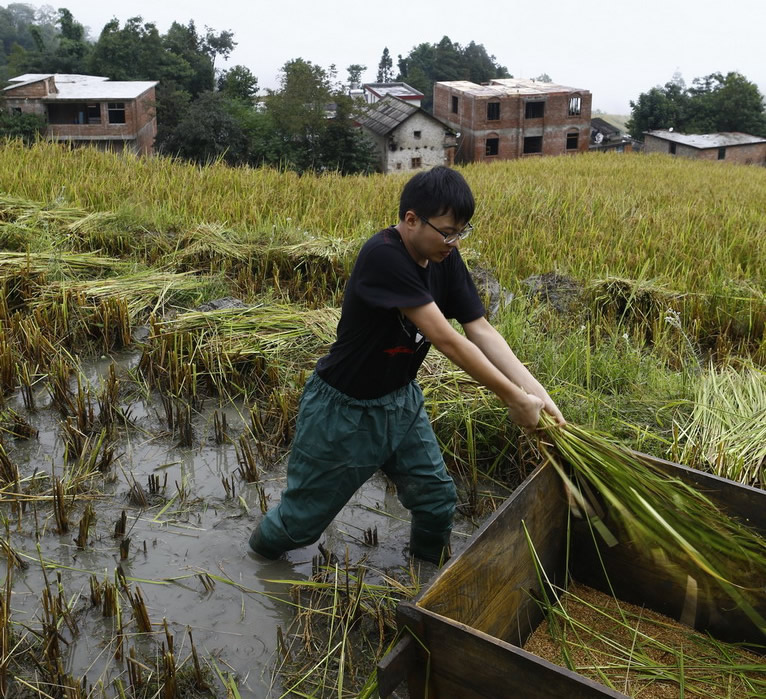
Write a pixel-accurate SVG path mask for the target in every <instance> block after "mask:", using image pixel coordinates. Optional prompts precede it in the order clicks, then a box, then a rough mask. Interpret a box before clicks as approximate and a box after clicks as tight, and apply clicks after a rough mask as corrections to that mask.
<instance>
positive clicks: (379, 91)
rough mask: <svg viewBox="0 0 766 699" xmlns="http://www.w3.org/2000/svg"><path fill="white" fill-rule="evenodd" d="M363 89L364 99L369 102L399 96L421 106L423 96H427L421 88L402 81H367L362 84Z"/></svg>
mask: <svg viewBox="0 0 766 699" xmlns="http://www.w3.org/2000/svg"><path fill="white" fill-rule="evenodd" d="M362 90H363V96H364V101H365V102H367V104H375V102H378V101H380V100H382V99H383V98H384V97H398V98H399V99H400V100H404V101H405V102H407V103H409V104H413V105H415V106H416V107H419V106H420V105H421V104H422V102H423V97H425V95H424V94H423V93H422V92H421V91H420V90H416V89H415V88H414V87H411V86H410V85H408V84H407V83H402V82H391V83H365V84H364V85H362Z"/></svg>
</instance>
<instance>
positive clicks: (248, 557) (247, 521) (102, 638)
mask: <svg viewBox="0 0 766 699" xmlns="http://www.w3.org/2000/svg"><path fill="white" fill-rule="evenodd" d="M112 359H114V360H115V362H116V363H117V365H118V367H119V370H118V375H121V376H124V375H125V372H126V371H128V370H130V369H132V368H134V367H135V365H136V362H137V359H138V355H137V354H136V353H127V354H124V355H121V356H119V357H116V358H109V359H106V358H103V359H102V360H99V361H93V362H89V363H84V364H83V366H82V371H83V374H84V375H85V376H86V377H87V378H88V380H89V381H90V382H91V383H92V385H93V386H94V387H96V386H98V383H99V377H100V376H102V375H104V374H105V372H106V371H107V370H108V367H109V365H110V364H111V362H112ZM48 403H49V399H48V397H47V391H45V390H44V389H43V388H40V389H38V392H37V406H38V409H37V410H36V411H34V412H28V411H26V410H25V409H24V407H23V405H22V403H21V399H20V398H19V397H13V398H12V399H11V400H10V401H9V402H8V405H9V406H10V407H12V408H13V409H14V410H16V411H17V412H18V413H20V414H22V415H24V416H25V417H26V418H27V419H28V421H29V422H30V424H32V425H33V426H34V427H35V428H37V429H38V430H39V435H38V438H37V439H30V440H17V441H14V440H12V439H9V438H7V437H6V438H5V440H4V441H5V443H6V448H7V451H8V453H9V456H10V457H11V459H12V460H13V461H15V462H16V463H17V464H18V466H19V469H20V471H21V473H22V477H23V476H28V475H30V474H32V473H33V472H34V471H35V470H37V471H38V473H39V472H43V473H46V474H51V473H52V472H53V473H55V474H56V475H57V476H61V475H62V471H63V470H64V468H65V465H64V457H63V443H62V441H61V437H60V435H59V424H60V419H61V418H60V415H59V414H58V413H57V412H56V411H54V410H53V409H52V408H51V407H50V405H48ZM122 407H123V408H126V409H129V414H130V416H131V419H132V423H133V424H132V425H131V426H130V427H129V428H125V429H121V430H120V435H121V439H120V444H119V449H118V453H119V454H120V456H119V459H118V460H117V462H116V463H115V464H114V465H113V467H112V469H111V470H110V473H109V474H107V475H106V476H105V477H104V478H103V480H102V482H100V483H98V487H97V488H95V489H94V490H95V491H98V492H101V493H103V495H100V496H98V497H97V498H96V499H95V500H94V501H93V504H94V507H95V510H96V513H97V522H96V524H95V525H94V526H93V528H92V529H91V532H90V541H89V544H88V546H87V548H86V549H85V550H79V549H78V548H77V547H76V545H75V543H74V537H75V536H76V535H77V522H78V521H79V518H80V515H81V513H82V510H83V507H84V499H83V498H82V497H80V498H78V500H77V502H76V503H75V505H74V507H73V510H72V512H71V513H70V520H71V528H70V531H69V532H68V533H67V534H63V535H60V534H58V533H57V531H56V523H55V519H54V518H53V516H52V514H51V513H52V510H51V508H50V505H49V504H44V503H38V504H37V505H36V508H35V509H36V511H37V523H38V525H37V526H38V527H39V530H38V531H39V535H38V537H36V536H35V528H36V526H35V516H34V513H33V512H31V511H30V509H32V508H28V509H27V512H26V513H25V514H24V515H23V516H22V518H21V525H20V526H19V525H18V523H17V521H15V520H14V521H13V522H12V525H11V527H12V528H11V544H12V546H13V548H14V549H15V550H16V551H17V552H19V553H21V554H22V555H24V556H25V558H26V560H27V562H28V563H29V567H28V568H27V569H26V570H24V571H18V570H17V571H14V585H13V595H12V610H13V615H12V619H13V621H14V622H15V623H16V625H17V626H16V628H21V627H20V626H19V625H21V624H24V625H26V626H29V627H31V628H34V629H39V628H40V626H41V624H40V617H41V603H40V595H41V591H42V589H43V587H44V579H43V575H42V571H41V565H40V562H39V557H40V556H41V557H42V559H43V561H45V562H50V563H51V564H52V566H49V567H48V571H47V573H48V580H49V583H50V586H51V588H52V589H54V590H55V589H56V587H57V584H56V581H57V574H60V576H61V587H62V589H63V596H64V597H65V598H66V599H67V600H69V601H70V602H71V603H72V606H73V608H74V609H75V610H76V614H75V618H76V619H77V622H78V630H77V631H76V632H75V633H71V632H69V631H68V630H66V629H65V630H64V631H63V632H62V634H63V636H64V638H65V639H66V641H67V642H68V646H66V648H65V649H64V650H63V656H64V658H65V661H66V669H67V671H68V672H70V673H71V674H72V675H73V676H74V677H76V678H81V677H82V676H87V681H88V684H91V685H94V686H95V687H98V686H99V684H100V683H103V685H104V686H107V687H108V688H107V691H106V694H107V696H112V695H113V694H114V690H113V689H111V688H110V687H109V685H110V684H111V683H112V682H113V681H114V679H115V678H117V677H121V678H122V681H123V683H124V684H125V686H127V684H128V681H127V676H126V668H125V664H124V661H122V660H115V658H114V654H115V649H116V641H115V636H116V622H115V620H114V618H104V617H102V616H101V613H100V610H99V609H98V608H94V607H92V606H91V603H90V591H89V578H90V576H91V575H92V574H95V575H96V576H97V577H98V579H99V580H101V581H103V580H105V579H109V580H112V581H113V580H114V575H115V569H116V568H117V567H118V566H121V569H122V571H123V573H124V575H125V576H126V578H127V580H128V583H129V585H130V587H131V588H132V589H133V590H135V589H136V588H140V590H141V592H142V595H143V597H144V599H145V601H146V606H147V609H148V613H149V618H150V619H151V621H152V623H153V625H154V629H155V630H156V631H155V633H154V634H153V635H154V638H153V639H152V638H149V637H146V636H145V635H144V636H139V635H137V634H136V631H137V629H136V627H135V623H134V622H133V621H132V612H131V610H130V607H129V604H128V602H127V600H126V599H125V597H124V595H123V596H122V608H123V612H122V613H123V620H124V623H126V625H127V636H128V639H127V642H128V644H129V645H131V646H135V647H136V650H137V652H138V654H139V656H141V654H142V653H143V654H144V657H154V656H155V655H156V654H157V652H158V649H159V647H160V643H161V641H163V640H164V638H165V632H164V629H163V627H162V622H163V619H166V620H167V622H168V625H169V628H170V630H171V632H172V633H173V635H174V638H175V649H176V658H177V659H178V660H179V662H180V661H181V660H183V659H186V660H187V662H191V661H190V660H189V659H188V654H189V651H190V643H189V635H188V630H189V629H191V630H192V633H193V639H194V643H195V646H196V648H197V651H198V653H199V654H200V657H204V658H206V659H207V660H208V661H209V662H212V661H211V658H212V659H215V662H216V663H217V665H218V667H219V669H220V670H221V671H223V672H229V673H233V674H235V676H236V681H237V686H238V688H239V691H240V693H241V695H242V696H243V697H271V696H280V695H281V694H282V692H283V690H281V689H280V688H279V684H278V680H276V679H274V678H273V668H274V661H275V647H276V639H277V627H278V626H279V627H281V628H282V629H283V630H284V629H286V628H287V627H288V626H289V624H290V622H291V620H292V618H293V612H292V610H291V607H290V606H289V605H288V604H287V603H286V600H287V599H288V598H289V594H288V590H289V585H286V584H285V583H283V582H282V583H280V582H277V581H285V580H296V581H301V580H306V579H307V578H308V577H309V576H310V575H311V561H312V557H313V556H315V555H317V553H318V547H317V545H314V546H310V547H307V548H304V549H300V550H297V551H292V552H290V553H289V554H288V555H287V558H286V559H285V560H279V561H273V562H272V561H264V560H262V559H259V558H258V557H257V556H255V555H254V554H252V553H251V552H250V551H249V549H248V547H247V544H246V542H247V538H248V537H249V535H250V532H251V530H252V528H253V527H254V526H255V525H256V524H257V522H258V521H259V519H260V517H261V511H260V506H259V502H258V496H257V492H256V489H255V487H254V486H252V485H248V484H246V483H244V482H243V481H242V480H241V479H239V478H238V477H237V476H236V475H235V476H234V482H235V484H236V494H235V496H234V497H229V498H227V495H226V492H225V489H224V486H223V484H222V478H229V479H230V478H231V476H232V475H233V474H234V472H235V470H236V468H237V465H238V464H237V458H236V453H235V448H234V445H233V442H234V441H236V439H237V437H238V436H239V434H241V432H242V430H243V428H244V421H243V418H242V415H246V414H247V413H248V410H247V406H244V405H234V404H230V405H227V406H224V407H223V408H222V407H221V406H219V405H217V404H214V402H213V401H208V403H207V405H204V406H203V408H202V410H201V411H200V412H199V413H198V414H196V415H195V417H194V435H195V439H194V446H193V447H191V448H181V447H178V446H177V444H176V442H177V440H176V439H174V438H173V436H172V435H171V434H169V433H168V432H167V428H166V425H165V419H164V411H163V410H162V407H161V405H160V404H159V402H158V401H156V400H153V399H152V397H146V396H143V397H139V398H136V399H133V400H132V401H131V402H130V404H129V405H127V404H125V405H123V406H122ZM214 409H218V410H219V411H220V410H224V411H225V412H226V414H227V422H228V434H229V435H230V437H232V443H229V444H224V445H216V444H215V441H214V428H213V410H214ZM151 474H154V475H159V476H160V478H161V480H164V478H165V475H167V486H166V487H165V489H164V491H163V492H162V493H161V494H160V495H161V497H158V498H157V499H156V501H154V502H153V504H152V505H151V506H150V507H148V508H144V509H141V508H138V507H134V506H132V505H130V504H129V503H128V492H129V490H130V485H131V480H130V479H135V481H136V482H138V483H140V484H141V485H142V486H143V487H144V489H145V490H147V492H148V489H147V479H148V476H149V475H151ZM263 483H264V489H265V492H266V494H267V496H268V498H269V506H270V507H272V506H274V505H275V504H276V502H278V499H279V493H280V491H281V489H282V487H283V485H284V464H282V465H278V466H276V467H273V468H272V469H271V470H268V471H265V472H264V473H263ZM179 490H181V491H183V492H184V493H185V497H183V498H182V497H181V496H180V495H179ZM1 507H2V509H3V513H4V514H6V515H8V514H9V513H10V509H9V508H8V506H7V505H2V506H1ZM123 510H125V512H126V514H127V519H128V525H127V528H128V536H129V537H130V541H131V544H130V550H129V555H128V557H127V559H125V560H123V561H120V554H119V539H115V538H114V536H113V532H114V524H115V522H116V520H117V519H118V517H119V516H120V513H121V512H122V511H123ZM368 528H377V531H378V539H379V545H378V546H376V547H373V548H370V547H365V546H364V545H363V543H362V542H363V536H364V531H365V530H366V529H368ZM462 529H463V532H462V533H458V534H456V536H454V537H453V539H454V540H455V541H454V543H455V548H456V549H460V548H462V546H463V545H464V543H465V541H466V539H467V536H468V533H469V531H470V529H469V528H467V525H463V527H462ZM408 534H409V523H408V513H407V511H406V510H404V509H403V508H402V507H401V505H400V504H399V502H398V501H397V499H396V497H395V496H394V495H392V494H391V493H389V492H387V491H386V487H385V483H384V481H383V478H382V477H375V478H373V479H371V480H370V481H369V482H368V483H367V484H366V485H365V486H364V487H363V488H362V489H361V490H360V491H359V492H358V493H357V494H356V495H355V497H354V498H353V499H352V500H351V501H350V502H349V504H348V505H347V506H346V507H345V508H344V510H343V511H342V512H341V513H340V515H339V516H338V517H337V518H336V520H335V522H334V523H333V524H332V525H331V526H330V528H329V529H328V530H327V532H325V535H324V536H323V537H322V539H321V540H320V541H322V542H323V543H324V545H325V547H326V548H328V549H330V550H332V551H334V552H336V553H337V554H338V555H339V556H341V557H342V556H343V555H344V552H345V549H346V547H347V546H348V548H349V551H350V558H351V560H352V561H355V560H358V559H360V558H361V557H362V555H365V554H366V555H367V556H368V561H367V565H368V566H370V567H371V568H374V569H381V570H383V569H385V570H388V571H392V570H396V569H397V568H403V567H404V566H406V565H407V559H406V554H405V552H404V549H405V546H406V543H407V539H408ZM38 543H39V547H40V552H39V554H38V551H37V548H36V547H37V544H38ZM3 565H4V564H3ZM433 572H434V570H433V568H429V569H427V570H425V569H424V570H422V573H421V574H422V575H423V576H424V577H425V576H430V575H432V574H433ZM201 573H207V574H208V575H210V576H217V579H216V580H215V581H214V584H215V586H214V588H213V589H206V587H205V586H204V585H203V583H202V580H201V579H200V577H199V575H200V574H201ZM423 582H425V579H424V580H423ZM218 693H219V694H220V693H221V689H220V685H218Z"/></svg>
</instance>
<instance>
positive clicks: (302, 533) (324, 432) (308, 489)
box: [250, 373, 457, 563]
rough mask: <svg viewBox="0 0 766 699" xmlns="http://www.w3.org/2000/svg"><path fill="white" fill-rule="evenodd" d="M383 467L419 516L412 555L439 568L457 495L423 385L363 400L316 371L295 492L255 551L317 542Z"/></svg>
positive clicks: (290, 476) (306, 397)
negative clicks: (427, 412)
mask: <svg viewBox="0 0 766 699" xmlns="http://www.w3.org/2000/svg"><path fill="white" fill-rule="evenodd" d="M378 469H382V470H383V472H384V473H385V474H386V475H388V477H389V478H391V480H392V481H393V482H394V483H395V484H396V489H397V495H398V497H399V500H400V501H401V503H402V504H403V505H404V506H405V507H406V508H407V509H408V510H409V511H410V513H411V515H412V526H411V532H410V553H411V554H412V555H414V556H417V557H419V558H423V559H425V560H428V561H432V562H435V563H439V562H440V561H441V560H443V558H444V557H445V554H446V553H447V551H448V546H449V537H450V531H451V529H452V517H453V514H454V511H455V503H456V500H457V496H456V491H455V485H454V483H453V482H452V479H451V478H450V476H449V474H448V473H447V469H446V467H445V465H444V459H443V458H442V455H441V451H440V449H439V445H438V443H437V441H436V436H435V435H434V432H433V429H432V428H431V424H430V422H429V420H428V416H427V415H426V412H425V409H424V407H423V393H422V392H421V390H420V387H419V386H418V384H417V383H416V382H414V381H413V382H411V383H409V384H408V385H407V386H404V387H403V388H400V389H398V390H396V391H393V392H392V393H389V394H386V395H385V396H382V397H381V398H376V399H372V400H360V399H356V398H351V397H350V396H347V395H346V394H344V393H341V392H340V391H338V390H336V389H334V388H333V387H332V386H330V385H329V384H327V383H326V382H325V381H323V380H322V379H321V378H320V377H319V376H318V375H317V374H316V373H314V374H312V375H311V377H310V378H309V380H308V381H307V382H306V387H305V388H304V391H303V395H302V397H301V402H300V409H299V411H298V422H297V426H296V432H295V439H294V441H293V446H292V450H291V452H290V459H289V462H288V466H287V488H286V489H285V491H284V492H283V493H282V498H281V501H280V503H279V505H278V506H277V507H276V508H272V509H271V510H269V511H268V513H267V514H266V516H265V517H264V519H263V520H262V521H261V523H260V525H259V526H258V527H257V528H256V530H255V531H254V532H253V534H252V536H251V537H250V546H251V547H252V548H253V550H255V551H256V552H257V553H259V554H261V555H263V556H266V557H267V558H277V557H278V556H279V555H281V554H282V553H283V552H285V551H289V550H291V549H295V548H299V547H301V546H307V545H308V544H311V543H313V542H315V541H316V540H317V539H319V537H320V536H321V534H322V532H323V531H324V530H325V529H326V528H327V526H328V525H329V524H330V522H332V520H333V519H334V517H335V515H337V514H338V512H339V511H340V510H341V508H342V507H343V506H344V505H345V504H346V503H347V502H348V501H349V499H350V498H351V496H352V495H353V494H354V493H355V492H356V491H357V489H358V488H359V487H360V486H361V485H362V484H363V483H364V482H365V481H366V480H367V479H368V478H370V476H372V474H373V473H375V471H377V470H378Z"/></svg>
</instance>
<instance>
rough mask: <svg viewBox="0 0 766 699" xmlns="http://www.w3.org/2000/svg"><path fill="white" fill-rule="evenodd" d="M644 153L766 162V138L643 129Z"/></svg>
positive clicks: (738, 161)
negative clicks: (644, 130)
mask: <svg viewBox="0 0 766 699" xmlns="http://www.w3.org/2000/svg"><path fill="white" fill-rule="evenodd" d="M644 152H645V153H668V154H670V155H678V156H681V157H684V158H696V159H697V160H725V161H726V162H727V163H741V164H743V165H749V164H750V163H755V164H758V165H766V138H760V137H758V136H751V135H750V134H746V133H739V132H736V131H729V132H722V133H706V134H683V133H678V132H676V131H666V130H664V129H660V130H657V131H646V132H644Z"/></svg>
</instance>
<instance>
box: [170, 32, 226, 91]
mask: <svg viewBox="0 0 766 699" xmlns="http://www.w3.org/2000/svg"><path fill="white" fill-rule="evenodd" d="M205 32H206V33H205V35H202V34H197V28H196V27H195V25H194V22H193V21H191V20H190V21H189V23H188V24H187V25H183V24H179V23H178V22H173V24H172V25H170V29H168V31H167V34H165V36H163V37H162V44H163V46H164V47H165V49H167V50H168V51H169V52H170V53H172V54H173V55H175V56H177V57H179V58H181V59H183V60H184V61H185V62H186V63H188V64H189V66H190V68H191V74H190V76H189V79H188V80H187V81H186V82H185V83H184V84H183V85H182V87H183V89H185V90H186V91H187V92H189V93H190V94H191V95H192V96H194V97H196V96H197V95H199V94H201V93H202V92H209V91H211V90H213V88H214V87H215V59H216V57H217V56H222V57H223V58H224V59H225V58H228V56H229V54H230V53H231V51H232V50H233V49H234V47H235V46H236V42H235V41H234V38H233V34H232V33H231V32H229V31H223V32H220V33H219V34H215V33H214V32H213V30H212V29H210V28H209V27H205Z"/></svg>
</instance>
